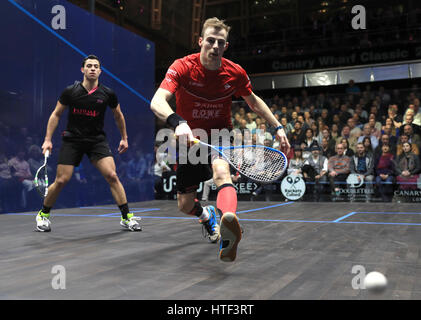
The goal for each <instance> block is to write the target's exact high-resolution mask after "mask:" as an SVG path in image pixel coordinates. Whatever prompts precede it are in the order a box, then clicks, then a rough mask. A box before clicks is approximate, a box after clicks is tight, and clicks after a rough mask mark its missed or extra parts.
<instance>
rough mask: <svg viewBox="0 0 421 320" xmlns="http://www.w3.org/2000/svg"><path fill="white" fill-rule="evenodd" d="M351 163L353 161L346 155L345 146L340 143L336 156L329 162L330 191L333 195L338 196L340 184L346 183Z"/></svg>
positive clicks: (337, 146)
mask: <svg viewBox="0 0 421 320" xmlns="http://www.w3.org/2000/svg"><path fill="white" fill-rule="evenodd" d="M350 162H351V159H350V158H349V157H348V156H346V155H344V146H343V145H342V144H341V143H339V144H337V145H336V155H334V156H332V157H330V158H329V160H328V171H329V181H330V189H331V191H332V194H335V193H336V195H338V192H339V189H340V188H339V187H338V186H337V184H338V183H341V184H343V183H345V182H346V178H347V177H348V175H349V173H350Z"/></svg>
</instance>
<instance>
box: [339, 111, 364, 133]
mask: <svg viewBox="0 0 421 320" xmlns="http://www.w3.org/2000/svg"><path fill="white" fill-rule="evenodd" d="M357 117H358V115H357ZM346 124H347V125H348V127H349V136H348V138H350V137H356V138H355V139H358V137H359V136H360V135H361V134H362V130H361V129H360V128H359V127H357V125H356V123H355V119H354V117H352V118H349V119H348V120H347V122H346ZM342 130H343V129H342Z"/></svg>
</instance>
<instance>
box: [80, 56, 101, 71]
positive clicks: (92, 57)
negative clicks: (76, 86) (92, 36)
mask: <svg viewBox="0 0 421 320" xmlns="http://www.w3.org/2000/svg"><path fill="white" fill-rule="evenodd" d="M88 59H92V60H98V62H99V65H101V61H99V58H98V57H97V56H96V55H94V54H90V55H89V56H87V57H85V58H84V59H83V61H82V68H83V67H84V66H85V62H86V60H88Z"/></svg>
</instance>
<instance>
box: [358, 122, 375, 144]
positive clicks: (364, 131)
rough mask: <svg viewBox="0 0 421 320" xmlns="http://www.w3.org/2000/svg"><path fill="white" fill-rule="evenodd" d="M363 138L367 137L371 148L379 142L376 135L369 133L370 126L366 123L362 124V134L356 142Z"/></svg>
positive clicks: (361, 140)
mask: <svg viewBox="0 0 421 320" xmlns="http://www.w3.org/2000/svg"><path fill="white" fill-rule="evenodd" d="M364 138H369V139H370V142H371V146H372V148H373V149H376V147H377V145H378V144H379V142H378V140H377V139H376V137H375V136H373V135H372V134H371V127H370V125H369V124H368V123H366V124H365V125H364V128H363V134H362V135H361V136H360V137H359V138H358V142H363V140H364Z"/></svg>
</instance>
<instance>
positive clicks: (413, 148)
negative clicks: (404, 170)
mask: <svg viewBox="0 0 421 320" xmlns="http://www.w3.org/2000/svg"><path fill="white" fill-rule="evenodd" d="M405 143H410V142H409V136H408V135H406V134H402V135H401V136H400V137H399V143H398V145H397V146H396V157H399V156H400V155H401V154H402V152H403V145H404V144H405ZM411 152H412V153H414V154H416V155H417V156H419V155H420V150H419V147H418V145H416V144H411Z"/></svg>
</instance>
